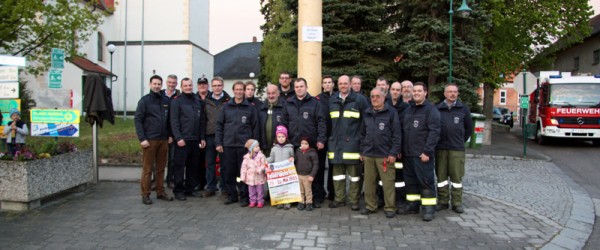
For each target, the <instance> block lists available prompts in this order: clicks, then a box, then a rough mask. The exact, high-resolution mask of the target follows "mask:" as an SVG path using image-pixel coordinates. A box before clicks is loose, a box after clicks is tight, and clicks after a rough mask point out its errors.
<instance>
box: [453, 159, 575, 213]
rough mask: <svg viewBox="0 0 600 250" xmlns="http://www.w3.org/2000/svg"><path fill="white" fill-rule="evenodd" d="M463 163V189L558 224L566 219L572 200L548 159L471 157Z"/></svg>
mask: <svg viewBox="0 0 600 250" xmlns="http://www.w3.org/2000/svg"><path fill="white" fill-rule="evenodd" d="M465 167H466V171H465V172H466V173H465V178H464V185H465V186H466V189H465V191H466V192H472V193H475V194H477V195H481V196H484V197H488V198H495V199H498V200H502V201H505V202H508V203H511V204H514V205H515V206H518V207H521V208H525V209H527V210H528V212H534V213H537V214H539V215H541V216H544V217H547V218H549V219H551V220H552V221H554V222H557V223H559V224H560V225H565V223H566V222H567V220H568V218H569V215H570V211H571V204H572V203H573V201H572V198H571V193H570V191H569V187H568V185H567V184H566V183H565V181H564V180H563V179H562V178H561V177H560V176H559V175H557V174H556V171H559V170H558V168H557V167H556V166H555V165H554V164H553V163H552V162H547V161H536V160H505V159H491V158H471V159H468V160H467V161H466V166H465Z"/></svg>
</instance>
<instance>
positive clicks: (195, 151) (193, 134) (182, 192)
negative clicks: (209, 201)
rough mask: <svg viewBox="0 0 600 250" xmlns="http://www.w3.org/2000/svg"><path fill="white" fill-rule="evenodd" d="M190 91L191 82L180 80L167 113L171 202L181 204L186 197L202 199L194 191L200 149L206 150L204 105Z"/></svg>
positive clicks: (198, 182) (184, 79) (198, 168)
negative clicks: (172, 173) (171, 162)
mask: <svg viewBox="0 0 600 250" xmlns="http://www.w3.org/2000/svg"><path fill="white" fill-rule="evenodd" d="M193 88H194V87H193V85H192V80H191V79H189V78H187V77H186V78H183V79H181V90H182V93H181V94H180V95H178V96H177V97H175V99H174V100H173V102H172V103H171V110H170V113H171V118H170V122H171V130H172V132H173V140H174V143H176V145H175V153H174V159H175V166H174V170H175V176H174V177H175V188H174V189H173V193H174V194H175V199H177V200H181V201H183V200H185V199H186V198H185V197H186V196H192V197H201V196H202V195H201V194H200V193H199V192H198V191H196V190H198V187H199V185H200V164H199V161H200V149H201V148H204V147H205V146H206V141H205V134H206V114H205V111H204V110H205V109H204V103H203V102H202V100H200V97H198V95H195V94H194V93H193V92H192V91H193ZM184 171H185V172H184ZM184 173H185V175H184ZM184 178H185V179H184Z"/></svg>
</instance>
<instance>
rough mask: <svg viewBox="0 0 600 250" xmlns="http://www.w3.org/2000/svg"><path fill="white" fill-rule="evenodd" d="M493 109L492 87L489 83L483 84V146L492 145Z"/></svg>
mask: <svg viewBox="0 0 600 250" xmlns="http://www.w3.org/2000/svg"><path fill="white" fill-rule="evenodd" d="M493 107H494V87H493V86H492V85H491V84H489V83H484V84H483V115H485V128H484V130H483V145H490V144H492V121H493V115H492V114H493V112H492V109H493Z"/></svg>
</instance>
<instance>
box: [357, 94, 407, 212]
mask: <svg viewBox="0 0 600 250" xmlns="http://www.w3.org/2000/svg"><path fill="white" fill-rule="evenodd" d="M398 85H399V84H398ZM371 104H372V106H371V107H370V108H369V109H367V110H366V111H365V112H364V118H363V126H362V128H361V132H360V141H361V156H360V159H361V161H362V162H364V164H365V182H364V184H365V185H364V186H365V207H364V208H363V209H362V210H361V211H360V213H361V214H364V215H368V214H371V213H375V212H376V211H377V202H376V200H377V198H376V196H375V189H376V186H377V179H380V180H381V181H380V182H381V185H382V186H383V193H384V197H385V198H384V200H385V206H384V211H385V217H387V218H394V216H395V215H396V194H395V191H396V190H395V187H394V186H395V185H394V180H395V178H396V169H395V168H394V167H392V166H393V165H394V163H395V162H396V157H397V156H398V154H400V146H401V143H402V134H401V133H402V132H401V130H400V129H401V127H400V125H399V122H400V121H399V120H398V114H397V112H396V110H395V109H394V108H392V107H391V106H389V105H386V104H385V95H384V94H383V91H382V90H380V89H379V88H375V89H373V90H371Z"/></svg>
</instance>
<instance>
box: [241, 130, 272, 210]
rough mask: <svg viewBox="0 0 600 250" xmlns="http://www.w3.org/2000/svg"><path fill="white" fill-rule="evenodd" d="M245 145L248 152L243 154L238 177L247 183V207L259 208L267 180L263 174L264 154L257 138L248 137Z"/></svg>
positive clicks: (262, 201) (263, 201) (262, 204)
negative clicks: (248, 199) (248, 202)
mask: <svg viewBox="0 0 600 250" xmlns="http://www.w3.org/2000/svg"><path fill="white" fill-rule="evenodd" d="M245 147H246V148H247V149H248V153H247V154H246V155H244V161H243V162H242V168H241V171H240V178H241V179H242V182H244V183H246V185H248V194H249V195H250V206H249V207H258V208H261V207H263V206H264V204H265V199H264V192H263V185H264V184H265V182H266V180H267V176H266V175H265V170H266V166H267V161H266V159H265V155H264V154H263V153H262V152H261V151H260V147H259V146H258V141H257V140H254V139H249V140H248V141H247V142H246V145H245Z"/></svg>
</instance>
